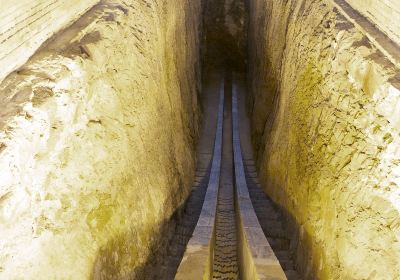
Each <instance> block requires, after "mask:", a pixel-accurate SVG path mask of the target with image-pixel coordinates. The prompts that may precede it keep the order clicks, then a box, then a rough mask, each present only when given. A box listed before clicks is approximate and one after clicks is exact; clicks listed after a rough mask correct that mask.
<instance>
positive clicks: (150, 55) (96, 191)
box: [0, 0, 201, 280]
mask: <svg viewBox="0 0 400 280" xmlns="http://www.w3.org/2000/svg"><path fill="white" fill-rule="evenodd" d="M200 15H201V5H200V1H186V0H176V1H169V0H154V1H136V0H121V1H119V0H116V1H108V0H107V1H103V2H102V4H100V5H97V6H96V7H95V8H94V9H91V10H90V12H89V13H87V14H85V15H84V17H82V18H81V19H80V20H79V21H77V22H76V23H75V24H74V25H72V26H71V27H70V28H68V29H67V30H65V31H64V32H63V33H62V34H59V35H57V36H56V37H55V39H54V40H53V41H52V42H50V43H49V44H48V45H47V46H46V47H44V48H42V49H41V51H40V52H38V53H37V54H35V56H34V57H32V58H31V59H30V61H29V62H28V63H27V64H25V65H24V66H23V67H22V68H20V69H19V70H18V72H15V73H12V74H11V75H9V76H8V77H7V78H6V79H5V80H4V81H3V82H2V83H1V84H0V107H1V108H2V110H1V112H0V170H1V172H0V279H10V280H11V279H92V278H95V279H134V278H135V277H139V276H140V274H139V273H140V271H142V268H143V266H144V265H145V264H146V263H147V262H148V261H149V259H151V258H152V257H153V254H155V253H156V252H157V251H158V250H161V251H162V250H163V245H164V242H165V237H167V236H168V229H169V224H168V221H169V220H170V217H171V216H172V215H173V214H174V212H175V211H176V209H177V208H178V207H179V206H181V205H182V203H183V202H184V200H185V198H186V197H187V195H188V194H189V192H190V186H191V183H192V179H193V176H194V164H195V158H194V157H195V156H194V146H195V142H196V139H197V136H198V135H197V134H198V128H197V126H198V115H199V114H198V105H197V93H198V92H199V83H198V79H199V30H200Z"/></svg>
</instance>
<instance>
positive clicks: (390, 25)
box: [346, 0, 400, 44]
mask: <svg viewBox="0 0 400 280" xmlns="http://www.w3.org/2000/svg"><path fill="white" fill-rule="evenodd" d="M346 1H347V2H348V3H349V4H350V5H351V6H352V7H353V8H354V9H356V10H357V11H359V12H360V13H361V14H363V15H364V16H365V17H367V18H368V19H370V20H371V21H372V22H373V23H374V24H376V25H377V26H378V28H380V29H381V30H382V31H383V32H384V33H386V34H387V35H388V36H389V37H390V38H391V39H392V40H393V41H395V42H396V43H397V44H400V24H399V18H400V3H399V1H398V0H346Z"/></svg>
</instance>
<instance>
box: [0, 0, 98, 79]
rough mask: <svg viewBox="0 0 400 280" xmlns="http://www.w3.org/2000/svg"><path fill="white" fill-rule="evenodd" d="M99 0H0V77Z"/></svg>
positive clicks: (18, 64) (15, 67) (26, 58)
mask: <svg viewBox="0 0 400 280" xmlns="http://www.w3.org/2000/svg"><path fill="white" fill-rule="evenodd" d="M98 2H99V0H83V1H82V0H79V1H76V0H74V1H70V0H19V1H17V2H15V1H1V3H0V4H1V9H0V64H1V68H0V80H2V79H3V78H4V77H5V76H6V75H7V74H9V73H10V72H11V71H13V70H15V69H17V68H18V67H20V66H21V65H22V64H24V63H25V62H26V61H27V60H28V58H29V57H30V56H32V55H33V54H34V53H35V51H36V50H37V49H38V48H39V47H40V45H41V44H43V43H44V42H45V41H46V40H47V39H49V38H50V37H51V36H52V35H54V34H55V33H56V32H58V31H60V30H61V29H63V28H65V27H67V26H68V25H69V24H71V23H73V22H74V21H76V20H77V19H78V18H79V17H80V16H82V14H84V13H85V12H86V11H87V10H89V9H90V8H91V7H92V6H93V5H95V4H96V3H98Z"/></svg>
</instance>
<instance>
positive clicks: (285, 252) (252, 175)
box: [245, 158, 301, 280]
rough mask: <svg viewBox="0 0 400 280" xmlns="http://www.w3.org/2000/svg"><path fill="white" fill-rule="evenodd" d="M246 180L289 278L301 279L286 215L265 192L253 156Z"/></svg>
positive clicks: (248, 165)
mask: <svg viewBox="0 0 400 280" xmlns="http://www.w3.org/2000/svg"><path fill="white" fill-rule="evenodd" d="M245 172H246V181H247V186H248V189H249V193H250V198H251V200H252V204H253V207H254V210H255V212H256V215H257V218H258V221H259V222H260V225H261V228H262V229H263V231H264V234H265V236H266V237H267V239H268V242H269V244H270V245H271V247H272V249H273V250H274V252H275V255H276V257H277V258H278V260H279V262H280V264H281V266H282V268H283V270H284V272H285V274H286V277H287V278H288V280H300V279H301V278H300V277H299V275H298V273H297V271H296V269H295V266H294V261H293V256H292V250H291V249H292V248H291V247H290V246H291V240H290V237H289V234H288V230H287V229H286V228H285V223H284V222H283V221H284V217H283V215H282V213H281V212H280V209H279V208H278V207H277V206H276V205H275V203H274V202H273V201H272V200H271V199H270V198H269V197H268V196H267V195H266V194H265V193H264V192H263V190H262V189H261V185H260V183H259V181H258V176H257V172H256V168H255V165H254V161H253V159H252V158H250V159H247V160H245Z"/></svg>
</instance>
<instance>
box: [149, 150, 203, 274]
mask: <svg viewBox="0 0 400 280" xmlns="http://www.w3.org/2000/svg"><path fill="white" fill-rule="evenodd" d="M200 156H201V157H203V161H205V162H207V159H209V158H211V155H210V154H201V155H200ZM209 171H210V168H209V167H207V168H205V167H204V166H201V165H200V166H198V167H197V170H196V175H195V181H194V184H193V187H192V192H191V194H190V196H189V198H188V200H187V202H186V204H185V208H184V211H183V215H182V216H181V218H180V219H178V221H177V223H176V227H175V232H174V235H173V238H172V239H170V240H169V245H168V249H167V256H166V257H165V258H164V259H163V260H162V262H161V263H160V264H158V266H157V268H156V269H155V270H154V274H151V275H150V276H149V277H148V279H154V280H156V279H163V280H172V279H174V277H175V274H176V270H177V269H178V266H179V264H180V262H181V260H182V257H183V254H184V252H185V248H186V245H187V243H188V242H189V240H190V238H191V237H192V233H193V230H194V228H195V227H196V223H197V220H198V218H199V215H200V212H201V207H202V205H203V201H204V195H205V193H206V190H207V183H208V178H209Z"/></svg>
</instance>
